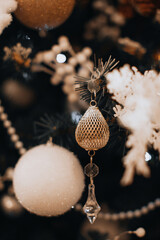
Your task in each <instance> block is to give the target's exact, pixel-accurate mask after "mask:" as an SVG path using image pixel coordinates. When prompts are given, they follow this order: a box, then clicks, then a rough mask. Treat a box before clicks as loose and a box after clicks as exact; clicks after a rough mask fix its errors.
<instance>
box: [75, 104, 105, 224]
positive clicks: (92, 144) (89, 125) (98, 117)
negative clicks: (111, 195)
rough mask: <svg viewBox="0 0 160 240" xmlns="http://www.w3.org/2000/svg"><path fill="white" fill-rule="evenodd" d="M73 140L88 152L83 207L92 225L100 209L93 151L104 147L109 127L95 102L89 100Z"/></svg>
mask: <svg viewBox="0 0 160 240" xmlns="http://www.w3.org/2000/svg"><path fill="white" fill-rule="evenodd" d="M75 138H76V141H77V143H78V144H79V146H80V147H82V148H84V149H85V150H86V151H88V154H89V156H90V163H89V164H87V165H86V167H85V168H84V172H85V174H86V175H87V176H88V177H90V184H89V186H88V198H87V201H86V203H85V205H84V207H83V211H84V212H85V213H86V214H87V217H88V220H89V221H90V223H91V224H92V223H94V221H95V220H96V218H97V216H98V213H99V211H100V210H101V207H100V206H99V204H98V203H97V200H96V196H95V185H94V183H93V178H94V177H95V176H97V175H98V173H99V168H98V166H97V165H96V164H94V163H93V156H94V155H95V151H96V150H98V149H101V148H103V147H105V146H106V144H107V142H108V140H109V127H108V124H107V122H106V120H105V119H104V117H103V115H102V113H101V112H100V110H99V108H98V107H97V102H96V101H95V100H91V102H90V107H89V108H88V110H87V111H86V112H85V114H84V115H83V117H82V118H81V120H80V121H79V123H78V125H77V128H76V132H75Z"/></svg>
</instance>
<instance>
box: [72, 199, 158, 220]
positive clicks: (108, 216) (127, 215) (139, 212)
mask: <svg viewBox="0 0 160 240" xmlns="http://www.w3.org/2000/svg"><path fill="white" fill-rule="evenodd" d="M157 207H160V198H156V199H155V200H154V201H153V202H149V203H148V204H147V205H146V206H143V207H141V208H140V209H136V210H134V211H132V210H129V211H127V212H120V213H104V212H100V213H99V215H98V218H101V219H105V220H113V221H117V220H125V219H132V218H139V217H141V216H143V215H146V214H148V213H149V212H150V211H153V210H154V209H156V208H157ZM82 209H83V208H82V205H81V204H76V206H75V210H76V211H80V212H83V210H82Z"/></svg>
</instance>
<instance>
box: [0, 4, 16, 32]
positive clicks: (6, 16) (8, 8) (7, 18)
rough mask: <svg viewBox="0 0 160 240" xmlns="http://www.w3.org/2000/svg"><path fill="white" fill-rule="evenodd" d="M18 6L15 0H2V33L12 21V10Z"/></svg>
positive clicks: (0, 18) (0, 24) (0, 28)
mask: <svg viewBox="0 0 160 240" xmlns="http://www.w3.org/2000/svg"><path fill="white" fill-rule="evenodd" d="M16 8H17V2H16V1H15V0H0V34H2V32H3V30H4V29H5V28H6V27H8V25H9V24H10V23H11V21H12V16H11V14H10V13H11V12H14V11H15V10H16Z"/></svg>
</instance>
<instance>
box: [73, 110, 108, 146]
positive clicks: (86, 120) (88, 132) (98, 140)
mask: <svg viewBox="0 0 160 240" xmlns="http://www.w3.org/2000/svg"><path fill="white" fill-rule="evenodd" d="M75 137H76V141H77V143H78V144H79V146H80V147H82V148H84V149H85V150H87V151H90V150H98V149H100V148H103V147H105V146H106V144H107V142H108V139H109V127H108V124H107V122H106V120H105V119H104V117H103V115H102V113H101V112H100V111H99V109H98V107H96V106H90V107H89V108H88V110H87V111H86V112H85V114H84V115H83V117H82V118H81V120H80V121H79V123H78V125H77V128H76V132H75Z"/></svg>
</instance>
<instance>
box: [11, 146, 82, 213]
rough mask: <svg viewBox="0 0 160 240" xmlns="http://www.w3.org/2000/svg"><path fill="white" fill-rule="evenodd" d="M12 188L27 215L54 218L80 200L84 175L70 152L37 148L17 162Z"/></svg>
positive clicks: (53, 148)
mask: <svg viewBox="0 0 160 240" xmlns="http://www.w3.org/2000/svg"><path fill="white" fill-rule="evenodd" d="M13 185H14V191H15V194H16V197H17V199H18V200H19V202H20V203H21V204H22V206H23V207H24V208H26V209H27V210H28V211H30V212H32V213H35V214H37V215H40V216H57V215H61V214H63V213H65V212H66V211H68V210H70V209H71V207H72V206H73V205H74V204H75V203H77V201H78V200H79V199H80V197H81V195H82V192H83V189H84V174H83V170H82V167H81V165H80V163H79V161H78V159H77V157H76V156H75V155H74V154H73V153H72V152H70V151H68V150H67V149H65V148H63V147H60V146H57V145H53V144H46V145H39V146H37V147H34V148H32V149H30V150H29V151H27V152H26V153H25V154H24V155H23V156H22V157H21V158H20V160H19V161H18V163H17V165H16V167H15V171H14V177H13Z"/></svg>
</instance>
